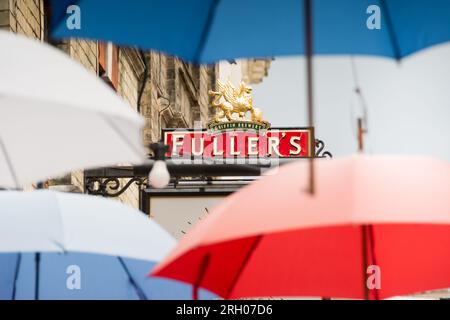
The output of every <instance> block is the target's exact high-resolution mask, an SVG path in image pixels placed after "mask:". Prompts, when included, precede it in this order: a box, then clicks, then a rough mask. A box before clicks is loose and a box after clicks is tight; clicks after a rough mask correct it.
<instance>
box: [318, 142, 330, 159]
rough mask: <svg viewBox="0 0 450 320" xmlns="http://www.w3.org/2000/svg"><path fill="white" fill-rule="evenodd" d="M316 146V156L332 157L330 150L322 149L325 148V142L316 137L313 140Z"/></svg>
mask: <svg viewBox="0 0 450 320" xmlns="http://www.w3.org/2000/svg"><path fill="white" fill-rule="evenodd" d="M315 147H316V154H315V157H316V158H333V155H332V154H331V152H330V151H323V149H325V143H324V142H323V141H322V140H319V139H316V142H315Z"/></svg>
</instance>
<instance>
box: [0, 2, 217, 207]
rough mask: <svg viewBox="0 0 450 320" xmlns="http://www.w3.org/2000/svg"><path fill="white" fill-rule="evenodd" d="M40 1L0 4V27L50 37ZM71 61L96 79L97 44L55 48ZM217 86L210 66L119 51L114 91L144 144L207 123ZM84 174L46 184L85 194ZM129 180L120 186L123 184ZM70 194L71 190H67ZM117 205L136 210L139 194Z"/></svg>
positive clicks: (130, 193) (132, 190)
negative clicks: (132, 114) (132, 113)
mask: <svg viewBox="0 0 450 320" xmlns="http://www.w3.org/2000/svg"><path fill="white" fill-rule="evenodd" d="M47 9H48V8H45V6H44V0H0V28H1V29H5V30H9V31H12V32H17V33H20V34H24V35H26V36H27V37H30V38H34V39H40V40H44V41H45V40H46V39H47V38H48V36H47V35H48V26H47V25H46V21H47V20H48V16H47V11H46V10H47ZM54 45H56V46H57V47H59V48H60V49H61V50H62V51H64V52H66V53H67V54H68V55H69V56H70V57H71V58H73V59H74V60H76V61H78V62H80V63H81V64H83V65H84V66H85V67H86V69H88V70H89V71H91V72H92V73H93V74H94V75H99V60H98V43H97V42H96V41H85V40H76V39H71V40H68V41H62V42H58V43H54ZM214 83H215V68H214V67H206V66H202V67H198V66H194V65H189V64H186V63H184V62H182V61H181V60H179V59H177V58H174V57H170V56H166V55H164V54H161V53H158V52H150V51H149V52H142V51H139V50H137V49H134V48H119V50H118V87H117V92H118V94H119V95H121V96H122V97H123V98H124V99H125V100H126V101H127V102H128V103H129V105H130V107H131V108H133V109H134V110H136V111H138V112H139V113H141V114H142V115H143V116H144V118H145V120H146V125H145V128H144V131H143V142H144V143H145V144H146V145H148V144H150V143H151V142H156V141H158V140H159V139H161V127H192V126H193V125H194V122H195V121H198V120H202V121H203V122H206V121H207V120H208V118H209V109H210V108H209V97H208V95H207V91H208V89H210V88H212V86H214ZM83 181H84V173H83V171H81V170H80V171H76V172H73V173H71V174H67V175H65V176H62V177H58V178H54V179H51V180H50V181H49V184H50V185H51V186H57V185H59V186H61V185H66V186H67V184H69V183H70V184H71V185H72V186H74V187H75V188H76V189H77V190H79V191H80V192H84V185H83ZM126 182H127V180H123V181H121V184H122V185H123V184H125V183H126ZM65 189H68V190H73V188H65ZM120 200H121V201H124V202H127V203H129V204H131V205H133V206H135V207H138V206H139V202H138V200H139V190H138V188H137V186H136V185H132V187H130V188H129V189H128V191H127V192H125V193H124V194H122V195H121V196H120Z"/></svg>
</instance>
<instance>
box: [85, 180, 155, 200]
mask: <svg viewBox="0 0 450 320" xmlns="http://www.w3.org/2000/svg"><path fill="white" fill-rule="evenodd" d="M133 183H135V184H136V185H137V186H138V187H139V188H143V187H146V186H147V178H144V177H134V178H131V179H130V180H128V181H127V183H125V184H124V185H123V186H122V187H121V185H120V180H119V178H87V179H86V183H85V186H86V191H87V193H89V194H92V195H100V196H103V197H118V196H120V195H121V194H122V193H124V192H125V191H126V190H127V189H128V188H129V187H130V186H131V185H132V184H133Z"/></svg>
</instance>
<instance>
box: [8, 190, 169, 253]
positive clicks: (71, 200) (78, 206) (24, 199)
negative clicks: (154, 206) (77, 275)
mask: <svg viewBox="0 0 450 320" xmlns="http://www.w3.org/2000/svg"><path fill="white" fill-rule="evenodd" d="M0 207H1V208H2V209H1V212H0V252H69V251H71V252H85V253H97V254H106V255H113V256H121V257H127V258H134V259H141V260H148V261H159V260H160V259H161V258H163V257H164V256H165V255H167V253H168V252H169V251H170V250H171V249H172V248H173V247H174V246H175V243H176V241H175V239H174V238H172V236H171V235H169V234H168V233H167V232H166V231H165V230H164V229H162V228H161V227H160V226H159V225H158V224H156V223H155V222H154V221H152V220H151V219H150V218H148V217H147V216H145V215H144V214H143V213H142V212H140V211H138V210H136V209H134V208H133V207H131V206H127V205H124V204H122V203H120V202H118V201H114V200H108V199H105V198H101V197H96V196H88V195H82V194H73V193H62V192H55V191H48V190H37V191H31V192H19V191H0Z"/></svg>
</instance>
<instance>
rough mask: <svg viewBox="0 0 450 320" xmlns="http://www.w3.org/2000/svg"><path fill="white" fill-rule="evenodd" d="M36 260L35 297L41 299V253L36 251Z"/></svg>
mask: <svg viewBox="0 0 450 320" xmlns="http://www.w3.org/2000/svg"><path fill="white" fill-rule="evenodd" d="M34 261H35V263H36V264H35V268H36V270H35V272H36V274H35V278H34V299H35V300H39V280H40V279H39V272H40V264H41V253H40V252H36V253H35V255H34Z"/></svg>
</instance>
